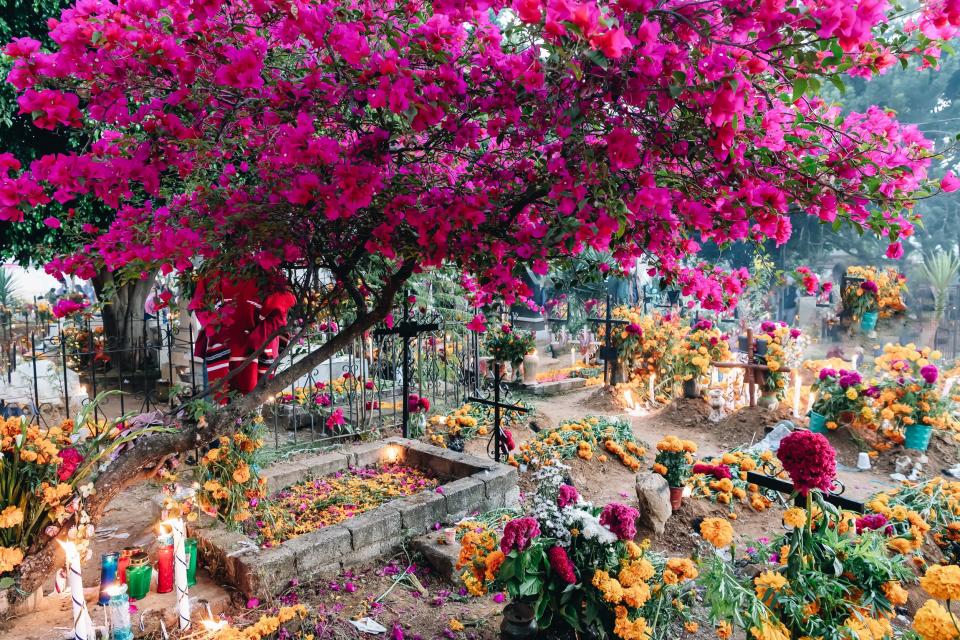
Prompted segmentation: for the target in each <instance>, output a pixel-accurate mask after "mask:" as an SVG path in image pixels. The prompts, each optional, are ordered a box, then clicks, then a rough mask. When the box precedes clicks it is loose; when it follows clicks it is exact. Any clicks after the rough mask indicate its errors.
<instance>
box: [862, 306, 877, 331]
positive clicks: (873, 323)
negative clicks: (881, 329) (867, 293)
mask: <svg viewBox="0 0 960 640" xmlns="http://www.w3.org/2000/svg"><path fill="white" fill-rule="evenodd" d="M879 317H880V313H879V312H877V311H867V312H866V313H865V314H863V317H862V318H860V329H861V330H863V331H873V330H874V329H876V328H877V318H879Z"/></svg>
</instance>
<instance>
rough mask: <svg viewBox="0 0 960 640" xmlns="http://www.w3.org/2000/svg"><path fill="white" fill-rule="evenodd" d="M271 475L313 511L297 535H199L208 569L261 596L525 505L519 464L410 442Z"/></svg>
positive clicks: (201, 531)
mask: <svg viewBox="0 0 960 640" xmlns="http://www.w3.org/2000/svg"><path fill="white" fill-rule="evenodd" d="M263 477H264V478H265V479H266V481H267V486H268V488H269V490H270V491H271V492H272V493H278V494H279V496H280V500H281V503H282V504H283V505H285V506H286V507H288V508H289V507H293V508H294V509H295V510H299V509H300V504H304V505H306V506H305V508H304V509H303V511H302V513H303V514H305V517H304V518H302V519H301V518H300V517H299V514H298V516H297V517H295V518H292V519H291V521H295V522H296V524H294V525H293V526H292V528H285V527H281V528H279V529H278V528H276V525H275V524H273V525H268V524H267V523H266V522H264V527H267V526H269V527H271V530H270V532H269V534H270V535H269V536H266V535H263V538H265V544H264V545H263V547H261V546H260V545H257V544H256V543H254V542H253V541H252V540H251V538H250V536H249V535H247V533H245V532H243V531H236V530H231V529H228V528H227V527H226V526H225V525H224V524H222V523H221V522H218V521H213V520H211V519H209V518H206V517H204V518H202V519H201V520H200V522H199V523H198V524H197V525H196V526H194V528H193V531H191V534H192V535H193V537H195V538H197V541H198V547H199V549H200V557H201V559H202V561H203V563H204V566H206V567H207V568H208V569H209V570H210V571H211V572H212V573H213V574H215V575H217V576H219V577H220V578H222V579H223V580H224V581H225V582H227V583H229V584H231V585H233V586H234V587H236V588H237V589H239V590H240V591H241V592H243V593H244V594H245V595H248V596H256V597H264V596H271V595H276V594H279V593H281V592H283V591H284V590H285V589H286V588H287V587H288V586H289V584H290V581H291V580H293V579H294V578H298V579H314V578H317V577H320V576H332V575H336V574H337V573H339V572H340V571H341V570H343V569H345V568H348V567H353V566H356V565H359V564H361V563H363V562H366V561H369V560H371V559H374V558H378V557H383V556H384V555H387V554H389V553H391V552H392V551H393V550H395V549H396V548H398V547H399V546H400V544H401V542H402V541H403V540H404V539H405V538H407V537H411V536H416V535H421V534H423V533H426V532H427V531H429V530H433V529H434V528H436V526H437V525H442V524H454V523H456V522H458V521H459V520H461V519H462V518H464V517H466V516H467V515H469V514H471V513H474V512H486V511H490V510H493V509H502V508H504V507H513V506H516V505H517V504H518V503H519V499H520V491H519V489H518V487H517V472H516V470H515V469H514V468H513V467H510V466H508V465H503V464H498V463H496V462H493V461H492V460H484V459H481V458H477V457H474V456H470V455H466V454H463V453H457V452H455V451H450V450H449V449H440V448H438V447H434V446H431V445H428V444H424V443H421V442H416V441H413V440H407V439H404V438H392V439H389V440H383V441H377V442H370V443H364V444H358V445H355V446H353V447H350V448H346V449H343V450H341V451H335V452H331V453H326V454H322V455H318V456H313V457H310V458H305V459H303V460H298V461H296V462H286V463H282V464H278V465H274V466H272V467H269V468H267V469H265V470H264V472H263ZM308 499H309V500H310V501H311V504H306V502H307V500H308ZM298 500H300V502H297V501H298ZM280 512H281V509H280V508H278V509H277V510H276V512H275V513H276V515H277V516H279V515H280ZM260 533H261V534H263V533H264V529H263V528H261V529H260Z"/></svg>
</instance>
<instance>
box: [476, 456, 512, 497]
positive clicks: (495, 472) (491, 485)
mask: <svg viewBox="0 0 960 640" xmlns="http://www.w3.org/2000/svg"><path fill="white" fill-rule="evenodd" d="M470 477H471V478H475V479H477V480H480V481H481V482H483V485H484V495H485V496H486V497H487V498H496V497H501V498H502V497H503V496H505V495H506V494H507V492H508V491H509V490H510V489H511V488H512V487H515V486H517V482H518V480H519V476H518V474H517V470H516V469H515V468H514V467H511V466H510V465H508V464H494V465H492V466H491V467H490V468H487V469H484V470H483V471H478V472H476V473H474V474H473V475H472V476H470Z"/></svg>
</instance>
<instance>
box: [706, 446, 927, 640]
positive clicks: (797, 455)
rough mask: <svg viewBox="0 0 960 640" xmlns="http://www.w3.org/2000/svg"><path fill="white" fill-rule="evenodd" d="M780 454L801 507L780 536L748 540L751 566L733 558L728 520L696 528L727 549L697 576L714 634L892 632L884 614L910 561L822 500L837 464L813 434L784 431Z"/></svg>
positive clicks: (903, 595) (774, 637)
mask: <svg viewBox="0 0 960 640" xmlns="http://www.w3.org/2000/svg"><path fill="white" fill-rule="evenodd" d="M778 457H779V458H780V460H781V462H782V463H783V466H784V469H785V470H786V471H787V472H788V473H789V474H790V477H791V479H792V480H793V482H794V486H795V487H796V488H797V494H798V495H800V496H802V497H805V498H806V502H807V506H806V508H805V509H803V508H793V509H789V510H788V511H787V512H786V513H785V514H784V524H785V526H786V531H785V532H784V533H782V534H781V535H778V536H776V537H775V538H773V539H772V540H763V541H758V542H756V543H751V547H750V548H749V549H748V555H749V557H748V562H749V563H750V564H751V565H753V566H756V567H757V570H756V571H755V572H753V573H752V574H749V575H747V574H744V573H742V572H741V570H740V569H739V565H738V564H737V563H736V562H734V560H733V558H734V557H735V554H734V547H732V546H730V544H731V541H732V536H731V535H730V532H729V531H728V530H727V526H729V523H726V522H725V521H722V520H718V521H717V522H710V523H709V525H708V521H704V523H703V525H702V526H701V531H702V533H703V535H704V538H705V539H706V540H708V541H709V542H710V543H711V544H712V545H713V546H716V547H718V548H727V547H728V546H730V551H729V554H728V555H727V556H721V555H720V554H710V556H709V557H708V558H707V560H706V562H705V566H704V567H703V568H702V571H701V576H702V578H701V580H700V581H699V583H698V586H701V587H704V588H705V592H704V593H705V602H704V604H705V605H706V606H707V608H708V609H709V611H710V616H711V618H712V619H713V620H714V622H716V623H717V624H718V626H719V627H720V628H721V629H722V630H723V633H721V634H719V635H721V637H730V635H731V634H732V633H733V632H734V631H735V630H736V629H743V630H744V631H745V632H746V633H747V637H749V638H753V639H764V640H768V639H769V640H788V639H789V638H800V637H809V638H815V637H819V638H875V639H879V638H887V637H893V629H892V626H891V620H892V619H893V618H894V616H895V615H896V612H895V607H897V606H899V605H902V604H904V603H905V602H906V600H907V592H906V590H905V589H904V587H903V585H902V582H903V581H904V580H907V579H909V578H910V577H911V572H910V570H909V568H908V567H907V566H906V565H905V564H904V563H902V562H900V561H898V560H897V559H896V558H893V557H891V556H890V555H889V553H888V550H887V540H886V537H885V535H884V534H883V533H882V532H880V531H877V530H874V529H869V528H861V530H860V532H859V533H857V531H856V527H855V525H854V518H853V516H852V515H850V514H848V513H844V512H841V511H839V510H838V509H836V507H834V506H833V505H831V504H829V503H827V502H826V501H825V500H824V499H823V495H822V492H823V491H825V490H829V487H830V485H831V484H832V483H833V479H834V475H835V473H836V471H835V454H834V452H833V450H832V449H830V447H829V445H828V444H827V442H826V439H825V438H824V437H823V436H822V435H821V434H818V433H810V432H804V431H797V432H794V433H792V434H790V435H789V436H787V437H786V438H784V439H783V441H782V442H781V445H780V450H779V451H778ZM708 520H709V519H708Z"/></svg>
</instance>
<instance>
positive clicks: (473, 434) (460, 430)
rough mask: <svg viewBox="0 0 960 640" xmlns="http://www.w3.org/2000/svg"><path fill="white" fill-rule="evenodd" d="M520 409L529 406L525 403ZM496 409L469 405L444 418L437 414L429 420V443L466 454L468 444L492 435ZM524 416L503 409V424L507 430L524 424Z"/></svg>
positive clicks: (519, 404) (511, 410)
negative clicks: (465, 447) (465, 446)
mask: <svg viewBox="0 0 960 640" xmlns="http://www.w3.org/2000/svg"><path fill="white" fill-rule="evenodd" d="M515 404H517V405H518V406H521V407H528V405H527V403H525V402H523V401H522V400H518V401H516V402H515ZM493 419H494V415H493V407H489V406H487V405H482V404H471V403H466V404H464V405H461V406H460V407H458V408H457V409H455V410H454V411H453V412H451V413H448V414H447V415H445V416H440V415H434V416H430V418H429V419H428V420H427V427H426V438H427V442H429V443H430V444H432V445H435V446H437V447H442V448H444V449H447V448H449V449H452V450H454V451H463V446H464V444H465V443H466V442H468V441H470V440H473V439H474V438H478V437H483V436H487V435H490V433H492V432H493ZM523 421H524V414H523V413H521V412H519V411H515V410H513V409H501V413H500V425H501V427H502V428H504V429H505V430H506V429H507V428H508V427H513V426H515V425H519V424H522V423H523Z"/></svg>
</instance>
